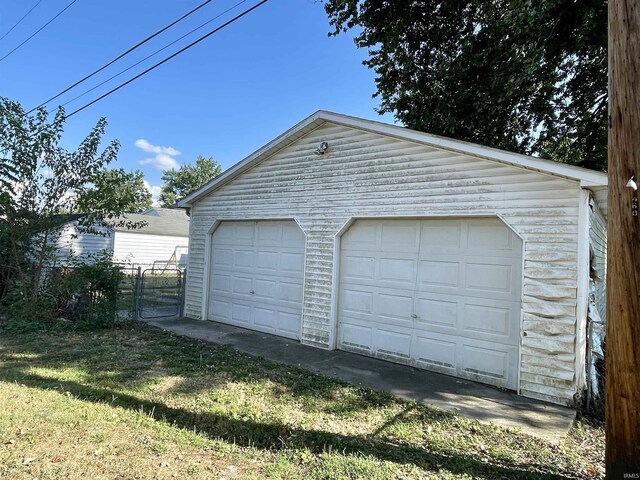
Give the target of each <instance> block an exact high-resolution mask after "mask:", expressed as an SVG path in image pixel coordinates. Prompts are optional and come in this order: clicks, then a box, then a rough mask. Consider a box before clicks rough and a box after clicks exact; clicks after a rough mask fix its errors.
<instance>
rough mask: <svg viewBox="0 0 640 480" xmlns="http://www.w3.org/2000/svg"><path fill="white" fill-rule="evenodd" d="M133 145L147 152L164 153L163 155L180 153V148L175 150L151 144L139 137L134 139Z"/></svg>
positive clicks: (173, 155)
mask: <svg viewBox="0 0 640 480" xmlns="http://www.w3.org/2000/svg"><path fill="white" fill-rule="evenodd" d="M135 146H136V147H138V148H139V149H140V150H143V151H145V152H147V153H164V154H165V155H170V156H172V157H175V156H176V155H180V150H176V149H175V148H173V147H161V146H159V145H153V144H151V143H149V142H148V141H147V140H145V139H144V138H139V139H138V140H136V142H135Z"/></svg>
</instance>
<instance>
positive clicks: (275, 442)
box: [0, 367, 567, 480]
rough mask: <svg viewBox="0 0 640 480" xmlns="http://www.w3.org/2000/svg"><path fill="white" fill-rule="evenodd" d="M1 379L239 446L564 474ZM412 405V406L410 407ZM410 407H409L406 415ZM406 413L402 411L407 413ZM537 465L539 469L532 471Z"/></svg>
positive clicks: (11, 374)
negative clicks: (67, 394) (132, 413)
mask: <svg viewBox="0 0 640 480" xmlns="http://www.w3.org/2000/svg"><path fill="white" fill-rule="evenodd" d="M0 380H7V381H18V382H19V383H21V384H24V385H25V386H28V387H35V388H40V389H46V390H60V391H64V392H69V393H70V394H71V395H73V397H75V398H76V399H78V400H83V401H90V402H95V403H100V404H105V405H110V406H113V407H120V408H124V409H127V410H130V411H133V412H137V413H141V412H143V413H145V414H146V415H147V416H148V417H149V418H152V419H154V420H155V421H159V422H165V423H167V424H169V425H171V426H175V427H179V428H184V429H189V430H194V429H195V430H196V431H197V432H198V433H200V434H202V435H205V436H207V437H208V438H211V439H220V440H223V441H226V442H229V443H234V444H236V445H239V446H246V447H253V448H259V449H265V450H269V451H278V450H283V449H298V450H301V449H308V450H310V451H311V452H313V453H316V454H319V453H322V452H327V451H336V452H341V453H343V454H355V453H358V454H360V455H366V456H371V457H375V458H377V459H379V460H384V461H389V462H394V463H400V464H413V465H415V466H417V467H419V468H422V469H425V470H435V471H437V470H440V469H445V470H448V471H449V472H451V473H453V474H466V475H470V476H471V477H473V478H484V479H488V480H489V479H490V480H493V479H499V478H508V479H532V478H536V479H561V478H567V477H565V476H563V475H561V474H557V473H552V472H544V471H540V469H539V466H535V465H526V464H524V465H497V464H491V463H486V462H482V461H479V460H478V459H475V458H472V457H470V456H465V455H460V454H459V453H456V452H451V451H442V450H437V449H433V448H430V447H429V445H428V444H427V445H425V447H424V448H418V447H415V446H411V445H398V444H392V443H390V442H386V441H383V440H380V439H376V438H373V437H369V436H356V435H343V434H336V433H332V432H327V431H323V430H306V429H299V428H291V427H290V426H288V425H285V424H282V423H279V422H272V423H268V422H256V421H252V420H239V419H236V418H231V417H229V416H225V415H218V414H212V413H206V412H205V413H196V412H192V411H189V410H186V409H181V408H174V407H169V406H167V405H165V404H164V403H160V402H153V401H148V400H144V399H140V398H137V397H135V396H132V395H127V394H122V393H121V392H118V391H116V390H111V389H108V388H96V387H93V386H88V385H83V384H80V383H77V382H72V381H60V380H55V379H50V378H47V377H43V376H40V375H37V374H33V373H28V372H26V371H24V370H21V371H16V370H15V369H14V368H7V367H2V368H0ZM408 408H409V409H411V407H408ZM407 413H408V411H407V412H403V414H404V415H406V414H407ZM403 414H401V415H403ZM532 468H533V469H535V470H537V471H531V470H532Z"/></svg>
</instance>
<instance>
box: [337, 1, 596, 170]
mask: <svg viewBox="0 0 640 480" xmlns="http://www.w3.org/2000/svg"><path fill="white" fill-rule="evenodd" d="M325 9H326V11H327V14H328V15H329V21H330V24H331V25H332V27H333V29H334V30H333V32H332V33H331V34H333V35H337V34H339V33H340V32H343V31H347V30H349V29H352V28H354V29H357V32H358V33H357V35H356V37H355V42H356V45H357V46H358V47H361V48H367V49H368V52H369V58H368V59H367V60H366V61H365V62H364V63H365V65H367V66H368V67H370V68H371V69H373V70H374V71H375V73H376V85H377V92H376V95H377V96H379V98H380V107H379V111H380V112H381V113H385V112H392V113H394V114H395V116H396V118H397V119H398V120H400V121H401V122H402V123H404V124H405V125H406V126H408V127H411V128H414V129H418V130H423V131H428V132H431V133H435V134H440V135H446V136H451V137H454V138H458V139H461V140H467V141H472V142H478V143H482V144H486V145H489V146H493V147H499V148H504V149H508V150H512V151H517V152H523V153H529V154H536V155H542V156H546V157H549V158H552V159H554V160H559V161H563V162H568V163H574V164H579V165H583V166H587V167H591V168H596V169H605V168H606V145H607V137H606V135H607V58H606V49H607V2H606V0H581V1H579V2H576V1H574V0H538V1H535V2H532V1H530V0H495V1H487V0H469V1H459V0H427V1H422V0H408V1H389V0H326V1H325Z"/></svg>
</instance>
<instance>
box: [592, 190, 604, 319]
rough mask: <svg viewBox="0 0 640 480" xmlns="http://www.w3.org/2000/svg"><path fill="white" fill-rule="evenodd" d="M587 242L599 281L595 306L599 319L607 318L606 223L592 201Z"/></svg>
mask: <svg viewBox="0 0 640 480" xmlns="http://www.w3.org/2000/svg"><path fill="white" fill-rule="evenodd" d="M589 240H590V242H591V247H592V248H593V253H594V254H595V260H596V270H597V271H598V276H599V277H600V280H598V281H596V283H595V304H596V308H597V309H598V314H599V315H600V318H601V319H602V320H603V321H605V320H606V318H607V290H606V282H605V280H606V278H607V221H606V220H605V218H604V216H603V215H602V212H601V211H600V208H598V204H597V203H596V201H594V200H593V199H592V200H591V202H590V208H589Z"/></svg>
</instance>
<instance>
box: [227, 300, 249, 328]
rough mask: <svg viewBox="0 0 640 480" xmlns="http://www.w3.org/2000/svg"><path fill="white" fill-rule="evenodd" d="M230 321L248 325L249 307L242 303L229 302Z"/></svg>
mask: <svg viewBox="0 0 640 480" xmlns="http://www.w3.org/2000/svg"><path fill="white" fill-rule="evenodd" d="M231 312H232V313H231V318H232V320H234V321H236V322H240V323H244V324H248V323H249V320H250V319H251V306H249V305H247V304H243V303H236V302H233V301H232V302H231Z"/></svg>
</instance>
